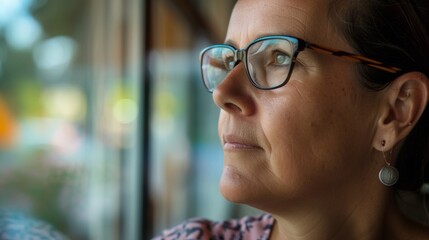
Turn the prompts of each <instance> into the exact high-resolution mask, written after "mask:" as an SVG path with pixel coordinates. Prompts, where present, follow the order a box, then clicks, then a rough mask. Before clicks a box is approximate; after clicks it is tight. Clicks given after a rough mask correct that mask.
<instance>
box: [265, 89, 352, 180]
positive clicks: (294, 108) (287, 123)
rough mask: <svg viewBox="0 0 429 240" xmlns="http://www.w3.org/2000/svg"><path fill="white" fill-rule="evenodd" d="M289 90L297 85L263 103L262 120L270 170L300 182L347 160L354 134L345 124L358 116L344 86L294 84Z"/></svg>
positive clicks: (336, 168)
mask: <svg viewBox="0 0 429 240" xmlns="http://www.w3.org/2000/svg"><path fill="white" fill-rule="evenodd" d="M290 89H295V90H294V91H289V93H287V94H288V95H287V96H289V97H287V98H285V97H283V99H284V100H283V101H282V100H281V98H280V97H279V98H278V99H277V101H271V104H270V105H269V107H266V108H265V109H266V111H267V112H266V114H262V115H264V116H266V117H264V118H262V121H261V125H262V128H263V132H264V134H265V137H266V139H267V141H268V145H269V146H270V154H269V159H268V164H269V165H270V168H271V170H272V171H273V172H274V173H275V174H276V176H278V177H279V178H281V179H283V180H287V181H285V182H293V184H295V185H296V186H300V185H302V184H305V182H309V181H312V180H311V179H314V178H319V177H320V178H323V177H322V175H328V176H329V175H332V173H333V172H334V171H338V168H341V167H343V166H344V165H345V161H344V160H345V159H347V158H348V155H349V153H348V151H347V149H349V147H350V146H351V145H350V144H352V143H350V142H349V140H350V138H353V136H354V134H355V129H352V128H350V127H347V126H348V125H352V123H351V121H352V120H353V119H355V118H356V117H355V116H354V114H353V113H351V112H350V110H349V109H350V104H351V101H350V99H352V98H350V96H346V97H345V95H344V93H345V92H346V91H345V90H344V91H343V88H340V89H332V90H331V93H330V94H324V92H329V91H311V89H304V88H302V87H301V88H298V86H292V87H291V88H290ZM298 89H299V90H300V91H298ZM319 90H321V88H319ZM304 93H307V94H304ZM334 93H339V94H336V95H335V94H334ZM339 99H342V100H339ZM324 178H326V176H325V177H324ZM313 181H316V180H313Z"/></svg>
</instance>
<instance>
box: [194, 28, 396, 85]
mask: <svg viewBox="0 0 429 240" xmlns="http://www.w3.org/2000/svg"><path fill="white" fill-rule="evenodd" d="M273 39H283V40H287V41H289V42H291V43H293V44H294V47H295V52H294V53H293V55H292V61H291V65H290V67H289V72H288V75H287V76H286V78H285V80H284V81H283V82H282V83H281V84H278V85H275V86H273V87H262V86H260V85H259V84H258V83H257V82H256V81H255V80H253V79H252V77H251V75H250V73H249V69H248V61H247V51H248V49H249V48H250V47H251V46H253V45H254V44H256V43H258V42H261V41H265V40H273ZM219 47H222V48H229V49H231V50H232V51H233V52H234V58H235V60H234V61H235V64H234V67H235V66H237V65H238V63H239V62H243V63H244V65H245V69H246V73H247V76H248V79H249V81H250V82H251V83H252V85H253V86H255V87H256V88H258V89H261V90H271V89H276V88H279V87H282V86H284V85H285V84H286V83H287V82H288V81H289V78H290V76H291V75H292V72H293V67H294V66H295V63H296V59H297V57H298V54H299V53H300V52H302V51H303V50H305V49H306V48H308V49H312V50H313V51H316V52H319V53H322V54H325V55H332V56H335V57H339V58H343V59H345V60H348V61H352V62H356V63H360V64H363V65H366V66H369V67H373V68H376V69H379V70H381V71H385V72H388V73H392V74H395V73H400V72H402V69H401V68H398V67H394V66H390V65H387V64H385V63H383V62H380V61H377V60H375V59H371V58H368V57H365V56H363V55H360V54H354V53H349V52H346V51H342V50H338V49H335V48H330V47H324V46H321V45H318V44H314V43H309V42H307V41H305V40H303V39H300V38H297V37H293V36H288V35H271V36H265V37H260V38H257V39H255V40H253V41H252V42H251V43H249V44H248V45H247V46H246V47H245V48H240V49H237V48H236V47H234V46H232V45H229V44H215V45H212V46H209V47H206V48H204V49H203V50H202V51H201V53H200V68H201V76H202V80H203V83H204V86H205V87H206V88H207V90H208V91H209V92H213V91H214V89H213V90H210V89H209V86H207V84H206V81H205V80H204V70H203V67H202V66H203V56H204V54H205V53H206V52H207V51H209V50H211V49H214V48H219ZM231 71H232V69H231ZM222 81H223V80H222Z"/></svg>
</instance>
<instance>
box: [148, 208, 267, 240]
mask: <svg viewBox="0 0 429 240" xmlns="http://www.w3.org/2000/svg"><path fill="white" fill-rule="evenodd" d="M273 226H274V218H273V217H272V216H271V215H268V214H263V215H261V216H257V217H249V216H247V217H243V218H241V219H233V220H227V221H222V222H211V221H209V220H206V219H200V218H194V219H190V220H187V221H185V222H183V223H181V224H179V225H177V226H175V227H173V228H171V229H169V230H165V231H163V232H162V234H161V235H160V236H157V237H155V238H153V240H200V239H202V240H205V239H207V240H268V239H269V238H270V234H271V231H272V229H273Z"/></svg>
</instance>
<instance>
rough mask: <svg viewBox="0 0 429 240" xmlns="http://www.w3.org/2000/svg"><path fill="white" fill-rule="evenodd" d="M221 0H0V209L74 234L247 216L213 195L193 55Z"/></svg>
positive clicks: (211, 35) (208, 133)
mask: <svg viewBox="0 0 429 240" xmlns="http://www.w3.org/2000/svg"><path fill="white" fill-rule="evenodd" d="M233 4H234V1H231V0H216V1H215V0H212V1H207V0H156V1H155V0H0V209H7V210H9V211H15V212H21V213H25V214H28V215H29V216H32V217H34V218H36V219H40V220H42V221H45V222H47V223H49V224H51V225H52V226H53V227H54V228H56V229H57V230H58V231H59V232H61V233H63V234H64V235H65V236H67V237H68V238H70V239H96V240H97V239H100V240H101V239H102V240H109V239H149V238H150V237H151V236H153V235H154V234H157V233H159V232H160V231H161V230H162V229H165V228H168V227H171V226H172V225H175V224H178V223H180V222H181V221H183V220H184V219H186V218H190V217H205V218H210V219H212V220H220V219H225V218H229V217H233V216H238V215H240V214H242V213H243V212H246V211H247V212H248V211H252V210H250V209H243V208H240V207H238V206H235V205H231V204H229V203H227V202H226V201H225V200H223V198H222V197H221V196H220V194H219V193H218V178H219V176H220V172H221V166H222V152H221V149H220V145H219V142H218V138H217V132H216V131H217V130H216V129H217V115H218V109H217V108H216V107H215V105H214V104H213V103H212V99H211V94H209V93H208V92H207V91H206V90H205V89H204V87H203V85H202V84H201V79H200V72H199V59H198V57H199V51H200V50H201V49H202V48H203V47H205V46H207V45H209V44H212V43H220V42H223V36H224V34H225V31H226V27H227V24H228V17H229V15H230V12H231V9H232V7H233Z"/></svg>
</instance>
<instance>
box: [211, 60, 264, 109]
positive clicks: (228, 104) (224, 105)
mask: <svg viewBox="0 0 429 240" xmlns="http://www.w3.org/2000/svg"><path fill="white" fill-rule="evenodd" d="M256 90H258V89H256V88H255V87H253V85H252V84H251V83H250V81H249V80H248V77H247V74H246V71H245V68H244V64H243V63H242V62H240V63H238V65H236V66H235V67H234V68H233V69H232V70H231V72H229V74H228V75H227V76H226V78H225V79H224V80H223V81H222V82H221V83H220V84H219V85H218V86H217V87H216V89H215V90H214V91H213V101H214V102H215V104H216V105H217V106H218V107H219V108H220V109H222V110H224V111H226V112H228V113H230V114H239V115H242V116H249V115H252V114H253V113H254V112H255V109H256V105H255V98H254V94H253V92H254V91H256Z"/></svg>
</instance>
